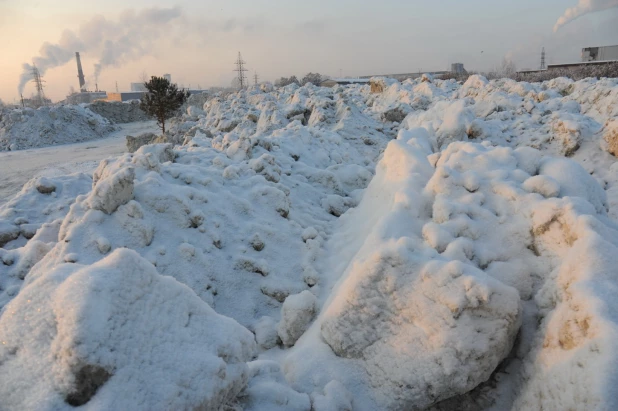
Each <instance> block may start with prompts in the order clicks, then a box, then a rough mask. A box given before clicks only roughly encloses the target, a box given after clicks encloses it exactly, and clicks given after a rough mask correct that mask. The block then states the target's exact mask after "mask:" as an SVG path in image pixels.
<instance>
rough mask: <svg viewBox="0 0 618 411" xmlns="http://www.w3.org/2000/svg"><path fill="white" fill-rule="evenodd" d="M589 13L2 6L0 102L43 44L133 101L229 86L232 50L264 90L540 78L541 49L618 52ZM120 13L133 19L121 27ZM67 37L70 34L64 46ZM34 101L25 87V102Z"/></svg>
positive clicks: (439, 0)
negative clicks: (504, 71)
mask: <svg viewBox="0 0 618 411" xmlns="http://www.w3.org/2000/svg"><path fill="white" fill-rule="evenodd" d="M582 1H583V0H582ZM591 2H592V3H593V4H594V3H595V2H597V3H603V4H601V7H600V8H599V9H601V8H602V9H603V10H602V11H599V12H596V13H589V14H586V15H584V16H583V17H581V18H578V19H577V20H574V21H572V22H570V23H568V24H566V25H565V26H563V27H562V28H560V29H559V30H558V31H557V32H556V33H554V31H553V28H554V25H555V24H556V22H557V20H558V19H559V18H560V17H561V16H562V15H563V14H564V13H565V11H566V10H567V9H568V8H571V7H574V6H576V5H577V3H578V0H518V1H512V0H465V1H463V0H381V1H365V0H356V1H352V0H330V1H325V0H313V1H303V2H298V1H291V0H200V1H190V0H176V1H167V0H149V1H146V0H131V1H126V0H124V1H120V0H104V1H99V0H54V1H51V0H0V38H1V39H2V43H1V44H2V46H1V48H0V51H1V54H0V73H1V74H2V75H1V76H0V99H2V100H4V101H5V102H11V101H14V99H16V98H17V97H18V92H17V89H18V84H19V80H20V74H21V73H22V64H23V63H32V60H33V58H35V57H36V56H38V55H39V53H40V50H41V46H42V45H43V44H44V43H45V42H48V43H50V44H51V45H55V44H61V45H62V44H65V45H66V44H67V43H66V41H65V40H66V39H67V38H69V39H71V41H72V42H70V43H68V44H71V46H69V47H65V48H66V49H67V50H68V49H70V48H71V47H73V44H75V42H80V43H79V44H90V45H91V46H84V48H86V49H87V50H70V51H71V52H74V51H80V52H81V54H82V60H83V66H84V72H85V74H86V76H87V77H90V78H91V79H92V76H93V73H94V66H93V65H94V64H95V63H97V62H99V61H105V59H104V57H103V56H104V55H106V56H107V60H108V63H109V64H108V65H104V67H103V69H102V71H101V74H100V76H99V79H98V84H99V88H100V89H104V90H107V91H114V90H115V88H116V86H115V84H116V82H118V87H119V89H120V90H121V91H123V90H128V89H129V83H130V82H138V81H140V78H141V76H142V73H144V72H145V73H147V75H149V76H150V75H162V74H164V73H171V74H172V79H173V81H174V82H177V83H179V84H182V85H183V86H185V87H188V86H189V85H190V86H191V87H192V88H195V87H197V86H198V85H200V86H202V87H203V88H205V87H210V86H228V85H229V84H230V82H231V80H232V78H233V77H234V73H233V69H234V65H233V63H234V61H235V59H236V56H237V53H238V52H239V51H240V52H242V55H243V58H244V60H245V61H246V62H247V66H248V68H249V69H250V72H249V73H248V74H249V75H250V76H252V75H253V72H254V71H257V72H258V74H259V76H260V79H261V80H269V81H273V80H275V79H276V78H278V77H281V76H286V77H287V76H289V75H292V74H294V75H296V76H298V77H301V76H303V75H304V74H305V73H307V72H310V71H312V72H320V73H322V74H330V75H334V76H338V75H339V73H340V71H341V72H342V73H343V75H344V76H360V75H373V74H392V73H406V72H416V71H419V70H423V71H432V70H444V69H446V68H447V67H449V65H450V63H453V62H462V63H464V65H465V67H466V69H468V70H487V69H490V68H492V67H495V66H498V65H499V64H500V62H501V60H502V58H503V57H505V56H508V57H510V58H511V59H513V61H514V62H515V63H516V65H517V67H518V68H537V66H538V65H539V60H540V51H541V47H542V46H545V49H546V51H547V60H548V62H549V63H552V62H554V63H558V62H571V61H579V59H580V53H581V48H582V47H587V46H597V45H612V44H618V7H617V6H618V2H616V1H615V0H592V1H591ZM588 3H590V0H588ZM149 8H161V9H168V10H164V11H163V12H162V13H169V14H170V15H172V14H173V16H172V17H170V19H169V20H167V21H162V20H156V19H159V18H160V19H163V18H162V17H156V18H155V17H152V19H155V20H153V21H154V22H153V23H152V24H150V26H149V25H148V24H144V23H143V22H142V21H141V20H139V19H140V18H141V17H139V16H141V14H140V12H142V13H143V10H144V9H149ZM127 9H133V10H134V11H135V13H136V14H135V16H137V17H135V18H133V17H127V16H128V15H127ZM169 9H171V10H169ZM121 15H124V17H121ZM144 15H145V16H147V17H144V18H145V19H150V18H151V17H148V16H150V14H147V15H146V14H144ZM119 21H123V22H129V23H127V24H125V23H122V24H120V23H118V22H119ZM148 21H150V20H148ZM130 22H134V23H133V24H131V23H130ZM80 27H81V28H80ZM98 27H104V28H105V30H103V29H101V30H99V29H98ZM65 30H70V31H72V32H73V33H74V34H75V35H74V36H69V37H67V36H66V35H65V40H62V41H61V37H62V34H63V32H64V31H65ZM122 36H125V37H122ZM81 37H84V38H81ZM108 37H109V39H108ZM127 39H130V40H127ZM108 40H109V41H111V42H108ZM63 41H65V42H64V43H63ZM106 43H107V46H106V47H104V45H105V44H106ZM52 48H53V47H52ZM123 48H126V50H125V51H121V50H120V49H123ZM54 49H55V48H54ZM105 50H107V51H106V52H105ZM64 52H65V54H66V50H65V51H64ZM105 53H107V54H105ZM123 53H124V54H123ZM110 56H111V57H110ZM62 61H64V60H62ZM44 79H45V81H46V83H45V86H46V88H45V92H46V94H47V95H48V96H49V97H51V98H52V99H53V100H60V99H63V98H64V97H65V96H66V94H67V93H68V91H69V88H70V87H71V86H73V87H74V88H78V81H77V72H76V65H75V60H74V59H73V58H71V59H70V60H69V61H67V62H66V63H63V64H60V65H58V66H57V67H51V68H49V69H48V70H47V71H46V72H45V74H44ZM91 81H92V80H91ZM92 88H94V84H93V85H92ZM33 91H34V88H33V85H32V84H31V83H30V84H27V85H26V87H25V90H24V96H26V97H27V96H29V95H30V94H31V93H32V92H33Z"/></svg>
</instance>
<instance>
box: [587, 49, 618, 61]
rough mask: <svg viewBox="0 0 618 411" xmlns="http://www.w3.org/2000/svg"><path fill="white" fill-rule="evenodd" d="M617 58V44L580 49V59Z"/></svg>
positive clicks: (609, 59) (607, 59)
mask: <svg viewBox="0 0 618 411" xmlns="http://www.w3.org/2000/svg"><path fill="white" fill-rule="evenodd" d="M611 60H618V46H604V47H586V48H583V49H582V61H583V62H588V61H611Z"/></svg>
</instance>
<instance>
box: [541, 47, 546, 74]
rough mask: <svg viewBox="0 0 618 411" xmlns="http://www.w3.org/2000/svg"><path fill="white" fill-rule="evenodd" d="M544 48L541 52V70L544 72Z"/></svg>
mask: <svg viewBox="0 0 618 411" xmlns="http://www.w3.org/2000/svg"><path fill="white" fill-rule="evenodd" d="M545 68H546V66H545V47H543V50H541V70H545Z"/></svg>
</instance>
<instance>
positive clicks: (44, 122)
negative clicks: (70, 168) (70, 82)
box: [0, 106, 115, 151]
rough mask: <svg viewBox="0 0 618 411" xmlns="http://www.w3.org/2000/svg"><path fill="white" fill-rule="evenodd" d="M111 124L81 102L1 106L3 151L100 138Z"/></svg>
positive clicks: (1, 147) (108, 131) (0, 121)
mask: <svg viewBox="0 0 618 411" xmlns="http://www.w3.org/2000/svg"><path fill="white" fill-rule="evenodd" d="M114 130H115V128H114V126H112V124H111V123H110V122H109V121H108V120H107V119H105V118H103V117H101V116H100V115H98V114H96V113H94V112H92V111H90V110H88V109H86V108H84V107H81V106H54V107H41V108H39V109H36V110H34V109H30V108H23V109H2V110H0V151H8V150H11V151H15V150H24V149H27V148H34V147H44V146H51V145H56V144H69V143H78V142H80V141H88V140H94V139H97V138H101V137H103V136H105V135H106V134H108V133H110V132H112V131H114Z"/></svg>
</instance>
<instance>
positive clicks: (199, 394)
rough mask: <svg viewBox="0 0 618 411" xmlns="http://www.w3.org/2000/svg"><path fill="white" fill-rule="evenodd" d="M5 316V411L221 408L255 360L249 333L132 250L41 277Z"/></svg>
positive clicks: (0, 329)
mask: <svg viewBox="0 0 618 411" xmlns="http://www.w3.org/2000/svg"><path fill="white" fill-rule="evenodd" d="M33 302H35V303H33ZM5 312H6V315H3V316H2V318H1V319H0V340H1V341H2V345H1V346H0V364H1V365H0V369H1V370H2V372H1V373H0V396H1V397H2V406H3V408H4V409H19V408H21V409H40V408H53V409H72V407H73V406H79V405H83V404H86V403H88V407H89V408H91V409H150V410H154V409H161V410H163V409H206V410H215V409H219V408H220V407H221V406H222V405H223V404H225V403H226V402H228V401H230V400H232V399H234V398H235V397H236V395H237V394H238V393H239V392H240V391H241V390H242V388H243V387H244V386H245V384H246V383H247V381H248V376H249V369H248V367H247V365H246V361H248V360H250V359H251V358H252V356H253V355H254V352H255V342H254V338H253V335H252V334H251V333H250V332H249V331H247V330H246V329H244V328H243V327H242V326H240V325H239V324H238V323H236V322H235V321H234V320H231V319H229V318H226V317H223V316H221V315H218V314H216V313H215V312H214V310H213V309H212V308H210V307H209V306H208V305H207V304H206V303H204V302H203V301H202V300H200V299H199V298H198V297H197V296H196V295H195V293H194V292H193V291H191V290H190V289H189V288H188V287H186V286H184V285H182V284H180V283H178V282H177V281H175V280H174V279H172V278H170V277H163V276H160V275H159V274H158V273H157V271H156V269H155V268H154V267H153V266H152V264H150V263H149V262H148V261H146V260H144V259H143V258H141V257H139V255H138V254H137V253H136V252H134V251H130V250H123V249H119V250H116V251H114V252H113V253H112V254H110V255H109V256H108V257H106V258H105V259H103V260H101V261H99V262H98V263H96V264H93V265H91V266H82V265H80V264H63V265H59V266H57V267H56V268H54V269H53V270H50V271H48V270H41V271H37V270H34V271H33V272H31V273H30V275H29V281H28V285H27V286H26V287H25V288H24V290H23V291H22V292H21V293H20V295H19V296H18V297H17V298H16V299H15V300H13V301H12V302H11V303H10V304H9V305H8V306H7V307H6V310H5ZM33 353H37V354H36V355H33ZM95 394H96V396H95Z"/></svg>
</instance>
